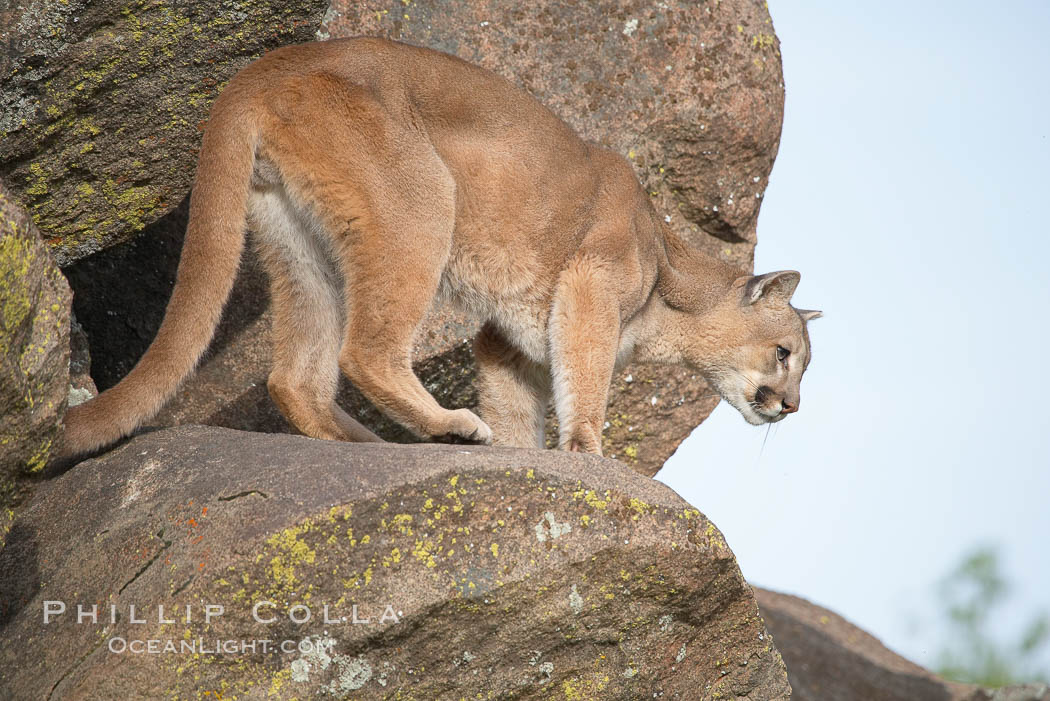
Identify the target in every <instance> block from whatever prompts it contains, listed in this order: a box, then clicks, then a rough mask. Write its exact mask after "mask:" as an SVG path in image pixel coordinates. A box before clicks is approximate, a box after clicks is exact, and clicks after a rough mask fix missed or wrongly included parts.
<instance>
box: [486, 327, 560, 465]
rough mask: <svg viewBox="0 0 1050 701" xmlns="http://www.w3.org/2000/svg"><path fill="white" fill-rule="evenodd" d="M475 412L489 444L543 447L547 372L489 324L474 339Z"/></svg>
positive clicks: (549, 376) (548, 380)
mask: <svg viewBox="0 0 1050 701" xmlns="http://www.w3.org/2000/svg"><path fill="white" fill-rule="evenodd" d="M474 358H475V360H476V362H477V366H478V409H479V410H480V412H481V418H482V420H483V421H484V422H485V423H486V424H488V426H489V428H491V429H492V444H493V445H503V446H511V447H515V448H543V443H544V440H543V439H544V435H543V429H544V420H545V419H546V417H547V405H548V404H549V403H550V396H551V389H550V386H551V373H550V370H548V369H547V367H546V366H543V365H540V364H539V363H536V362H533V361H532V360H530V359H529V358H528V357H526V356H525V354H524V353H522V352H521V351H520V350H518V349H517V348H516V347H515V346H514V345H513V344H511V343H510V342H508V341H507V339H506V338H505V337H504V334H503V333H502V332H500V330H499V329H497V328H496V326H495V325H493V324H492V323H491V322H490V323H487V324H485V325H484V326H483V327H482V329H481V332H480V333H479V334H478V335H477V338H475V339H474Z"/></svg>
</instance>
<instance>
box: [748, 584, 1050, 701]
mask: <svg viewBox="0 0 1050 701" xmlns="http://www.w3.org/2000/svg"><path fill="white" fill-rule="evenodd" d="M755 596H756V597H757V598H758V604H759V607H760V608H761V610H762V617H763V618H764V619H765V621H766V625H767V626H769V630H770V631H771V632H772V633H773V636H774V638H775V639H776V642H777V648H778V649H779V650H780V652H781V654H783V656H784V662H785V664H787V669H788V678H789V679H790V680H791V687H792V689H793V691H794V694H793V696H792V698H793V699H795V701H827V699H835V700H836V701H1050V686H1048V685H1046V684H1028V685H1023V686H1012V687H1005V688H1002V689H981V688H979V687H976V686H974V685H972V684H959V683H957V682H952V681H948V680H945V679H942V678H940V677H938V676H937V675H935V674H934V673H933V672H930V671H929V670H927V669H924V668H922V667H920V666H919V665H917V664H915V663H914V662H911V661H909V660H906V659H905V658H903V657H901V656H900V655H898V654H897V653H895V652H893V651H892V650H890V649H888V648H887V647H886V646H885V645H883V644H882V643H881V642H879V641H878V639H877V638H875V637H874V636H873V635H871V634H870V633H868V632H866V631H864V630H862V629H860V628H858V627H857V626H855V625H853V624H852V623H850V622H849V621H847V620H846V619H844V618H843V617H842V616H840V615H838V614H837V613H835V612H833V611H829V610H828V609H826V608H823V607H821V606H817V605H816V604H812V603H810V602H809V601H806V600H805V599H802V598H799V597H797V596H791V595H789V594H778V593H777V592H772V591H768V590H765V589H758V588H756V589H755Z"/></svg>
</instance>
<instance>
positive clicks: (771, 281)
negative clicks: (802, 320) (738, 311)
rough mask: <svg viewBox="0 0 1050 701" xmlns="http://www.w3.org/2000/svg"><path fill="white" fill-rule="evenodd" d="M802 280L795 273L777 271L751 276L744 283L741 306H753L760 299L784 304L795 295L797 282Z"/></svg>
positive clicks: (792, 271)
mask: <svg viewBox="0 0 1050 701" xmlns="http://www.w3.org/2000/svg"><path fill="white" fill-rule="evenodd" d="M801 279H802V275H800V274H799V273H798V272H797V271H794V270H778V271H777V272H775V273H766V274H765V275H753V276H751V277H749V278H747V282H746V283H744V295H743V299H742V300H740V302H741V304H744V305H747V304H754V303H755V302H757V301H758V300H760V299H767V300H777V301H780V302H784V303H785V304H786V303H787V302H788V301H789V300H790V299H791V295H793V294H795V288H796V287H797V286H798V281H799V280H801Z"/></svg>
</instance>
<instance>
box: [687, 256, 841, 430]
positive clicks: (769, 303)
mask: <svg viewBox="0 0 1050 701" xmlns="http://www.w3.org/2000/svg"><path fill="white" fill-rule="evenodd" d="M799 278H800V276H799V274H798V273H797V272H795V271H793V270H786V271H779V272H775V273H767V274H765V275H754V276H746V277H741V278H738V279H737V280H735V281H734V282H733V285H732V289H731V291H730V294H729V295H728V296H727V298H726V299H725V300H724V301H723V302H722V304H721V305H720V307H719V309H717V310H716V311H715V314H714V315H713V316H714V318H716V319H717V320H718V323H717V325H716V327H715V329H714V331H713V333H714V336H715V337H714V338H711V334H712V330H711V329H710V327H708V330H707V331H706V333H705V336H707V338H705V339H704V346H705V348H704V349H703V352H702V354H701V356H702V357H697V358H696V360H695V361H694V362H693V364H694V365H696V366H697V367H698V369H700V371H701V373H702V374H703V375H704V377H705V379H706V380H707V381H708V382H709V383H710V384H711V385H712V386H713V387H714V388H715V390H717V391H718V393H719V394H720V395H722V398H723V399H725V400H726V401H727V402H729V403H730V404H731V405H732V406H733V407H734V408H736V410H737V411H739V412H740V413H741V414H742V415H743V417H744V418H745V419H746V420H747V421H748V423H751V424H756V425H758V424H764V423H773V422H776V421H780V420H781V419H783V418H784V417H785V416H787V415H788V414H791V413H793V412H796V411H798V407H799V383H800V382H801V381H802V374H803V373H804V372H805V371H806V367H807V366H808V365H809V360H810V348H809V334H808V333H807V331H806V322H808V321H809V320H810V319H815V318H817V317H819V316H820V315H821V313H820V312H818V311H808V310H805V309H795V308H794V307H792V306H791V295H792V294H793V293H794V291H795V287H796V286H797V285H798V282H799ZM686 359H687V360H690V358H689V357H688V353H687V358H686Z"/></svg>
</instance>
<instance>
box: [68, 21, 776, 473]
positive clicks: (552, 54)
mask: <svg viewBox="0 0 1050 701" xmlns="http://www.w3.org/2000/svg"><path fill="white" fill-rule="evenodd" d="M321 34H322V36H324V37H328V36H332V37H337V36H349V35H361V34H368V35H378V36H386V37H390V38H394V39H401V40H404V41H408V42H411V43H416V44H421V45H425V46H430V47H433V48H437V49H441V50H445V51H449V52H451V53H455V54H457V55H459V56H461V57H463V58H465V59H467V60H470V61H474V62H476V63H479V64H481V65H483V66H486V67H488V68H490V69H492V70H494V71H496V72H497V73H500V74H502V75H504V76H506V77H507V78H508V79H510V80H512V81H514V82H516V83H518V84H521V85H523V86H524V87H526V88H527V89H528V90H529V91H530V92H532V93H533V94H534V95H536V96H537V97H538V98H539V99H540V100H541V101H543V102H544V103H545V104H547V105H548V106H550V107H551V108H552V109H554V111H555V112H557V113H558V114H559V115H560V116H561V117H563V118H564V119H565V120H566V121H568V122H569V123H570V124H571V125H572V126H573V127H574V128H575V129H576V130H577V131H578V132H579V133H580V134H582V135H583V136H584V137H585V138H588V139H592V140H595V141H598V142H600V143H603V144H605V145H607V146H609V147H611V148H613V149H615V150H617V151H619V152H620V153H623V154H624V155H627V156H629V157H630V158H631V160H632V162H633V163H634V164H635V166H636V171H637V173H638V176H639V177H640V178H641V180H642V181H643V182H644V183H645V186H646V187H647V188H648V190H649V191H650V192H651V193H652V194H653V198H654V200H655V202H656V204H657V206H658V208H660V209H661V211H663V212H665V213H666V215H667V216H668V217H669V219H670V222H671V224H672V226H673V227H674V228H675V229H676V230H677V231H678V232H679V233H680V234H682V235H683V236H685V237H686V238H688V239H689V240H690V241H692V242H693V243H694V244H695V245H696V246H698V247H701V248H703V249H704V250H706V251H707V252H708V253H710V254H712V255H716V256H720V257H722V258H724V259H726V260H729V261H731V262H733V263H735V264H737V265H739V266H740V267H742V268H745V269H750V268H751V261H752V256H753V250H754V243H755V227H756V220H757V216H758V211H759V206H760V204H761V195H762V193H763V191H764V189H765V187H766V184H767V182H768V176H769V172H770V169H771V168H772V165H773V159H774V157H775V155H776V151H777V147H778V145H779V138H780V126H781V121H782V116H783V100H784V89H783V83H782V72H781V65H780V52H779V44H778V42H777V39H776V36H775V35H774V34H773V29H772V25H771V22H770V18H769V13H768V10H767V9H766V7H765V4H764V3H762V2H759V1H758V0H726V1H724V2H721V3H715V4H707V5H701V4H696V3H684V2H677V1H670V2H666V3H657V4H654V5H651V6H649V5H646V6H642V5H636V4H634V3H630V2H622V1H613V2H599V3H576V4H565V3H558V2H552V1H548V0H543V1H540V2H534V3H502V2H501V3H497V2H480V1H469V0H460V1H457V2H436V1H421V2H413V3H411V4H410V5H409V4H403V5H402V6H401V7H400V8H395V9H391V7H390V6H389V5H388V4H386V3H380V2H376V1H374V0H369V1H367V2H361V3H356V2H355V3H347V2H343V1H342V0H339V1H337V2H336V3H334V4H333V5H332V8H331V10H330V11H329V13H328V18H327V21H326V23H325V25H324V26H323V27H322V31H321ZM184 227H185V208H184V207H183V208H180V210H178V211H176V212H174V213H172V214H171V215H169V216H167V217H165V218H164V219H162V220H160V221H158V222H156V223H154V224H153V225H151V226H148V227H147V229H146V231H145V233H144V235H143V236H140V237H139V238H137V239H136V240H135V241H132V242H130V243H129V244H127V245H125V246H123V247H121V248H119V249H112V250H110V251H106V252H105V253H103V254H100V255H98V256H93V257H92V258H89V259H87V260H84V261H81V262H80V263H78V264H77V265H75V266H72V267H71V268H69V269H67V273H68V274H69V275H70V277H71V282H72V284H73V287H74V289H75V290H76V292H77V299H76V305H77V309H76V311H77V315H78V318H79V319H80V320H81V321H82V323H83V324H84V326H85V328H86V329H87V331H88V335H89V337H90V339H91V346H92V355H93V358H94V363H95V368H96V370H95V377H96V379H98V380H99V383H100V386H101V388H103V389H104V388H105V387H107V386H110V385H112V384H113V383H114V382H116V381H117V380H118V379H119V378H120V377H122V376H123V375H124V374H126V373H127V371H128V370H129V369H130V368H131V366H132V365H133V364H134V362H135V360H136V359H137V358H138V357H139V355H141V353H142V351H143V350H144V349H145V347H146V345H148V343H149V341H150V340H151V339H152V336H153V334H154V333H155V331H156V328H157V326H158V325H159V323H160V319H161V317H162V316H163V307H164V304H165V302H166V300H167V296H168V294H169V293H170V285H171V281H172V280H173V279H174V270H175V266H176V264H177V256H178V250H179V248H180V246H181V241H182V232H183V230H184ZM266 294H267V292H266V280H265V276H264V275H263V274H262V272H261V271H259V270H258V269H257V266H255V264H254V263H253V262H252V260H251V259H250V257H249V258H248V260H247V262H246V264H245V269H244V273H243V275H242V278H241V280H240V282H239V283H238V286H237V289H236V290H235V292H234V296H233V301H232V302H231V304H230V305H229V307H228V312H227V316H226V320H225V322H224V327H223V329H222V330H221V331H220V334H219V339H218V340H217V341H216V344H215V345H214V347H213V350H212V352H211V354H210V355H209V356H208V357H207V358H206V359H205V361H204V363H203V364H202V366H201V369H200V371H199V372H198V374H197V376H196V377H195V378H194V379H193V380H191V381H190V382H189V383H188V384H187V385H186V386H185V388H184V390H183V391H182V392H180V394H179V396H178V397H177V398H176V399H175V400H174V401H173V402H172V403H171V404H170V405H169V406H168V407H167V408H166V409H165V410H164V412H163V413H162V414H161V415H160V416H158V417H157V419H156V420H155V423H156V424H158V425H168V424H192V423H211V424H216V425H221V426H227V427H230V428H239V429H245V430H256V431H288V430H289V429H288V426H287V424H286V423H285V422H284V420H283V418H282V417H281V416H280V414H279V413H278V412H277V410H276V408H275V407H274V406H273V404H272V402H270V400H269V398H268V397H267V394H266V377H267V374H268V372H269V360H270V352H271V351H270V341H269V337H268V331H269V328H270V319H269V314H268V312H267V311H266V302H265V300H266ZM476 330H477V327H476V325H475V324H473V323H471V322H470V321H469V320H467V319H465V318H462V317H460V316H457V315H456V314H454V313H452V312H451V311H450V310H449V309H447V308H440V309H435V310H434V311H433V313H432V314H431V317H430V319H429V320H428V321H427V323H426V324H425V325H424V327H423V329H422V331H421V333H420V336H419V339H418V342H417V345H416V354H415V358H416V370H417V372H418V373H419V374H420V376H421V377H422V379H423V382H424V384H425V385H426V386H427V387H428V388H429V389H430V390H431V391H432V392H433V393H434V394H435V396H436V397H437V399H438V401H439V402H441V403H442V404H443V405H445V406H449V407H461V406H473V405H474V404H475V403H476V394H475V389H474V384H473V377H474V368H473V357H472V354H471V347H470V346H471V344H470V339H471V337H472V336H473V334H474V333H475V332H476ZM339 401H340V403H341V404H342V405H343V406H344V407H345V408H346V409H347V410H348V411H349V412H350V413H351V414H353V415H355V416H356V417H357V418H358V419H359V420H361V421H362V422H364V423H365V424H366V425H368V426H369V427H371V428H373V430H376V432H378V433H379V434H380V435H382V436H383V437H384V438H387V439H388V440H395V441H412V440H414V439H413V438H412V437H411V436H410V435H408V434H407V433H406V432H405V431H403V430H402V429H400V427H398V426H396V425H394V424H392V423H391V422H389V421H387V420H385V419H384V418H383V417H382V416H380V415H379V414H378V413H377V412H376V411H375V409H374V408H372V407H371V405H370V404H369V403H368V402H367V401H365V400H364V399H363V397H361V396H360V394H358V393H357V392H356V391H354V389H353V388H352V387H350V386H349V385H347V384H344V387H343V390H342V391H341V393H340V398H339ZM717 403H718V397H717V395H715V393H714V392H713V391H712V390H711V389H710V388H709V387H708V386H707V385H706V384H705V383H704V382H703V381H702V380H701V379H700V378H698V377H697V376H696V375H695V374H694V373H692V372H690V371H688V370H686V369H682V368H669V367H652V366H650V367H644V366H634V367H629V368H627V369H625V371H624V372H623V373H621V374H620V375H619V376H617V378H616V379H615V381H614V383H613V390H612V393H611V397H610V406H609V413H608V426H607V427H606V431H605V444H604V449H605V454H606V455H608V456H612V457H616V458H617V459H619V460H622V461H624V462H626V463H628V464H630V465H631V466H632V467H634V468H635V469H636V470H638V471H639V472H642V473H643V474H647V475H652V474H655V473H656V471H657V470H659V469H660V467H661V466H662V465H663V463H664V461H665V460H666V459H667V458H668V457H669V456H670V455H671V453H673V452H674V450H675V449H676V448H677V447H678V445H679V443H681V441H682V440H684V439H685V437H686V436H688V435H689V433H690V431H692V429H693V428H695V427H696V426H697V425H698V424H699V423H700V422H701V421H703V420H704V419H705V418H706V417H707V416H708V415H709V414H710V412H711V411H712V410H713V409H714V407H715V405H716V404H717Z"/></svg>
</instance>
